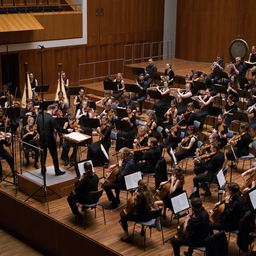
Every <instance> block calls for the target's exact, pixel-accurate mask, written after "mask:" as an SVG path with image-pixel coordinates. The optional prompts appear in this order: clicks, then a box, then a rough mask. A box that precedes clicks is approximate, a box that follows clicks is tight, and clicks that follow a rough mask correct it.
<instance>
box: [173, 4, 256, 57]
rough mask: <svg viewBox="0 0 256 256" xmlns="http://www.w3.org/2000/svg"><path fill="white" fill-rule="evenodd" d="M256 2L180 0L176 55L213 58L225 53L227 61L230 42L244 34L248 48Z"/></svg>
mask: <svg viewBox="0 0 256 256" xmlns="http://www.w3.org/2000/svg"><path fill="white" fill-rule="evenodd" d="M255 7H256V2H255V1H253V0H248V1H246V3H244V4H241V2H240V1H238V0H227V1H221V0H211V1H204V0H198V1H197V2H196V3H195V1H193V0H179V1H178V5H177V27H176V54H175V56H176V57H177V58H179V59H185V60H191V61H206V62H212V61H213V60H215V59H216V55H217V54H218V53H224V57H225V59H224V61H225V62H229V61H230V59H229V44H230V43H231V42H232V40H234V39H236V38H237V35H240V34H244V40H246V41H247V43H248V45H249V48H251V46H252V45H254V44H255V39H254V34H253V33H252V31H253V30H254V24H255V21H256V20H255V15H253V10H254V9H255Z"/></svg>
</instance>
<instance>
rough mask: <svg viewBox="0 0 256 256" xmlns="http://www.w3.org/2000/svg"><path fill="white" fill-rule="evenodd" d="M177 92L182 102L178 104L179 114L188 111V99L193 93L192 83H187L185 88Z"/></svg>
mask: <svg viewBox="0 0 256 256" xmlns="http://www.w3.org/2000/svg"><path fill="white" fill-rule="evenodd" d="M176 94H177V97H178V98H179V99H181V102H180V103H179V105H178V114H179V115H181V114H183V113H185V112H186V111H187V102H186V99H187V98H190V97H191V96H192V95H193V94H192V91H191V84H190V83H186V84H185V89H184V90H183V91H180V89H178V90H177V92H176Z"/></svg>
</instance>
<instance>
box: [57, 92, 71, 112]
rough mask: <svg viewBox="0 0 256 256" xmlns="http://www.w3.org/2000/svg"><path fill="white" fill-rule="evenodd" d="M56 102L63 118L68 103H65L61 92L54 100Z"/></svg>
mask: <svg viewBox="0 0 256 256" xmlns="http://www.w3.org/2000/svg"><path fill="white" fill-rule="evenodd" d="M56 102H57V103H58V105H59V109H60V111H61V112H62V113H63V116H65V115H66V114H67V109H68V103H67V102H65V99H64V96H63V92H62V91H59V92H58V98H57V99H56Z"/></svg>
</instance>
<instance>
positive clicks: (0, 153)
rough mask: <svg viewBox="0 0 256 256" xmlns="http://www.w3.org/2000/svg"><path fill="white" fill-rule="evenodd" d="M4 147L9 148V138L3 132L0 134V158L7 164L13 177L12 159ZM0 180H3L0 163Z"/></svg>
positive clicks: (0, 164)
mask: <svg viewBox="0 0 256 256" xmlns="http://www.w3.org/2000/svg"><path fill="white" fill-rule="evenodd" d="M4 145H5V146H6V147H10V145H11V143H10V136H9V135H8V134H6V133H4V132H0V157H2V158H3V159H5V160H6V161H7V163H8V164H9V166H10V168H11V171H12V175H13V177H14V175H15V171H14V158H13V156H12V155H11V154H10V153H8V151H7V150H6V149H5V148H4ZM0 180H3V169H2V163H1V161H0Z"/></svg>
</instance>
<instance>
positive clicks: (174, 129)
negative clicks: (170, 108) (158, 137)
mask: <svg viewBox="0 0 256 256" xmlns="http://www.w3.org/2000/svg"><path fill="white" fill-rule="evenodd" d="M179 127H180V126H179V125H178V124H176V125H174V126H173V127H172V128H171V133H174V135H173V137H174V138H175V137H176V135H175V133H177V131H178V128H179Z"/></svg>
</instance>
